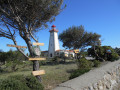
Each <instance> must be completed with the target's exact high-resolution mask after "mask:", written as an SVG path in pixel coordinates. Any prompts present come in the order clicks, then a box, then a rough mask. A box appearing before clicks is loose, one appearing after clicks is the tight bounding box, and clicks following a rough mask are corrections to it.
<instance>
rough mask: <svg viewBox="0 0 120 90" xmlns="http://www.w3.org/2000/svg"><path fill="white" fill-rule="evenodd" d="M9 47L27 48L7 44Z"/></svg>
mask: <svg viewBox="0 0 120 90" xmlns="http://www.w3.org/2000/svg"><path fill="white" fill-rule="evenodd" d="M7 46H9V47H17V48H27V47H26V46H17V45H10V44H7Z"/></svg>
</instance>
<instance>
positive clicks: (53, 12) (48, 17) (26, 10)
mask: <svg viewBox="0 0 120 90" xmlns="http://www.w3.org/2000/svg"><path fill="white" fill-rule="evenodd" d="M62 2H63V0H49V1H48V0H0V26H1V27H0V37H5V38H8V39H10V40H12V41H13V42H14V44H15V45H17V40H16V37H17V36H19V37H21V38H22V39H23V40H24V41H25V43H26V44H27V47H28V51H29V53H30V56H31V57H39V55H38V56H37V55H35V54H34V50H33V45H32V42H31V40H32V39H33V40H34V41H35V42H38V40H37V39H35V34H36V32H38V31H40V30H41V29H43V28H46V27H47V23H48V22H52V21H54V20H55V16H57V15H58V14H59V13H60V11H61V10H62V8H61V5H62ZM17 50H18V51H19V52H21V53H22V54H23V55H24V56H25V57H26V58H28V56H27V55H25V53H24V52H23V51H22V50H21V49H20V48H17ZM33 70H34V71H36V70H39V62H38V61H33ZM37 79H38V80H39V81H41V80H40V76H37Z"/></svg>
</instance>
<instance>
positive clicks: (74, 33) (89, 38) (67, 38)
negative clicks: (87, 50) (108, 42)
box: [59, 25, 101, 49]
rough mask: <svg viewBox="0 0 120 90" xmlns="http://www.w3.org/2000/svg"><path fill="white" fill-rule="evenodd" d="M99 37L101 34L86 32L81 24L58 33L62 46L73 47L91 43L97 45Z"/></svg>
mask: <svg viewBox="0 0 120 90" xmlns="http://www.w3.org/2000/svg"><path fill="white" fill-rule="evenodd" d="M100 37H101V36H100V35H98V34H96V33H92V32H90V33H89V32H86V31H85V29H84V27H83V26H82V25H81V26H78V27H76V26H72V27H69V28H68V29H66V30H65V31H63V32H62V33H61V34H60V35H59V39H60V41H62V42H63V47H67V48H74V49H78V48H81V47H86V46H91V45H93V44H95V45H98V44H100V40H99V38H100Z"/></svg>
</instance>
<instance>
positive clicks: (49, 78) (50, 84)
mask: <svg viewBox="0 0 120 90" xmlns="http://www.w3.org/2000/svg"><path fill="white" fill-rule="evenodd" d="M76 68H77V66H76V64H75V63H70V64H58V65H45V66H41V67H40V69H44V70H45V72H46V74H45V75H42V83H43V85H44V87H45V90H52V89H53V88H55V87H56V85H58V84H60V83H62V82H65V81H67V80H69V76H70V73H69V72H70V71H71V70H74V69H76ZM31 72H32V65H31V63H26V64H25V65H24V66H20V68H19V71H16V72H4V73H0V79H4V78H7V77H8V76H11V75H26V76H28V75H30V74H31Z"/></svg>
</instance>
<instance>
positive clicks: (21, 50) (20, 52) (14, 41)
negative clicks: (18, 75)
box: [12, 37, 29, 58]
mask: <svg viewBox="0 0 120 90" xmlns="http://www.w3.org/2000/svg"><path fill="white" fill-rule="evenodd" d="M12 40H13V42H14V44H15V45H17V42H16V40H15V38H14V37H12ZM16 48H17V47H16ZM17 50H18V51H19V52H20V53H22V54H23V55H24V56H25V57H26V58H29V57H28V56H27V55H25V53H24V52H23V51H22V50H20V48H17Z"/></svg>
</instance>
